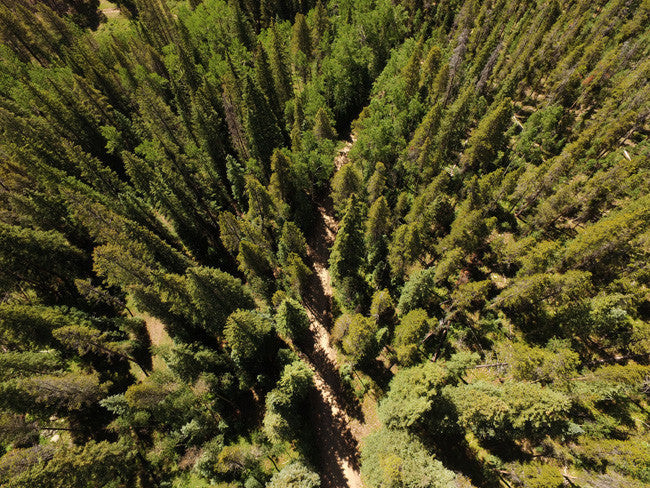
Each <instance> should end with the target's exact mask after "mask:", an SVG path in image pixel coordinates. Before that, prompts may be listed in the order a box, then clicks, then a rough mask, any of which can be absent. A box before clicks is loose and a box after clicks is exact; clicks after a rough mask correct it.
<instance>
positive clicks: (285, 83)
mask: <svg viewBox="0 0 650 488" xmlns="http://www.w3.org/2000/svg"><path fill="white" fill-rule="evenodd" d="M270 30H271V45H270V48H269V61H270V64H271V71H272V73H273V79H274V81H275V91H276V93H277V94H278V99H279V101H280V106H281V107H282V106H284V104H285V103H287V101H289V100H290V99H291V97H292V95H293V83H292V81H291V73H290V71H289V68H288V63H287V57H286V54H285V51H284V46H283V44H282V40H281V39H280V37H279V34H278V30H277V27H276V25H275V23H271V27H270Z"/></svg>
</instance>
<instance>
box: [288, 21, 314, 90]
mask: <svg viewBox="0 0 650 488" xmlns="http://www.w3.org/2000/svg"><path fill="white" fill-rule="evenodd" d="M290 48H291V56H292V58H293V66H294V69H295V70H296V72H297V73H298V74H299V75H300V77H301V78H302V79H303V81H305V80H306V79H307V74H308V70H309V62H310V61H311V57H312V41H311V32H310V31H309V27H307V21H306V20H305V16H304V15H303V14H296V19H295V21H294V24H293V27H292V30H291V46H290Z"/></svg>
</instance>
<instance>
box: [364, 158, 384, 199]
mask: <svg viewBox="0 0 650 488" xmlns="http://www.w3.org/2000/svg"><path fill="white" fill-rule="evenodd" d="M386 173H387V171H386V165H385V164H384V163H382V162H381V161H380V162H378V163H377V164H376V165H375V172H374V173H373V174H372V176H371V177H370V179H369V180H368V201H369V202H370V203H371V204H372V203H373V202H375V201H376V200H377V199H378V198H379V197H381V196H382V195H383V194H384V192H385V191H386Z"/></svg>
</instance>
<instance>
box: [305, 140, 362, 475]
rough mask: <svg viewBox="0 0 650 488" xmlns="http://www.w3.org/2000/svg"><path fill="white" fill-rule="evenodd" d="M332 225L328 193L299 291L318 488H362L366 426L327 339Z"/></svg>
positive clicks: (338, 160) (344, 157)
mask: <svg viewBox="0 0 650 488" xmlns="http://www.w3.org/2000/svg"><path fill="white" fill-rule="evenodd" d="M351 146H352V142H347V143H346V144H345V146H344V147H343V148H342V150H341V151H340V152H339V155H338V156H337V157H336V159H335V164H336V167H337V169H338V168H340V167H341V165H343V164H344V163H345V162H346V160H347V153H348V151H349V150H350V147H351ZM337 230H338V223H337V222H336V220H335V218H334V211H333V207H332V201H331V199H330V198H329V197H328V198H327V199H326V200H324V201H322V202H320V205H319V206H318V218H317V222H316V223H315V225H314V229H313V232H312V234H311V235H310V236H308V238H307V244H308V255H309V258H310V262H311V265H312V271H313V273H314V274H313V275H312V280H311V282H310V286H309V288H308V290H307V293H305V296H304V299H305V300H304V302H305V305H306V308H307V313H308V314H309V318H310V330H311V335H312V337H311V339H312V340H311V341H309V343H308V345H307V347H306V348H305V351H304V352H305V356H306V358H305V359H306V360H307V361H308V362H309V364H310V365H311V366H312V367H313V369H314V372H315V375H314V383H315V386H316V388H315V391H314V392H313V394H312V396H311V398H310V403H311V409H310V423H311V425H312V426H313V428H314V431H315V436H316V439H315V445H316V446H317V449H318V461H319V463H320V466H319V467H320V468H321V469H320V471H321V474H322V486H323V488H346V487H347V488H363V487H364V484H363V482H362V481H361V475H360V473H359V440H360V438H361V436H362V435H363V434H365V433H366V431H367V429H365V428H364V424H363V420H362V419H363V413H361V412H360V408H359V406H358V405H357V404H356V402H354V401H350V399H349V395H346V393H345V389H344V387H343V385H342V382H341V376H340V374H339V364H338V360H337V354H336V350H335V349H334V348H333V347H332V345H331V344H330V334H329V330H330V329H331V326H332V285H331V277H330V273H329V270H328V258H329V251H330V248H331V246H332V244H333V243H334V238H335V237H336V232H337Z"/></svg>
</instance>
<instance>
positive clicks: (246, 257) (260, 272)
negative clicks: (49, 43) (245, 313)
mask: <svg viewBox="0 0 650 488" xmlns="http://www.w3.org/2000/svg"><path fill="white" fill-rule="evenodd" d="M237 261H238V262H239V269H240V270H241V272H242V273H244V274H245V275H246V280H247V281H248V283H249V284H250V286H251V288H252V289H253V290H254V291H255V292H257V294H258V295H259V296H260V297H261V298H264V299H266V300H267V301H268V300H270V299H271V297H272V296H273V293H274V292H275V288H276V287H275V277H274V272H273V271H274V266H273V264H272V262H271V257H270V256H269V255H268V252H266V251H265V250H264V249H262V248H261V247H259V246H258V245H256V244H253V243H252V242H249V241H241V242H240V243H239V254H238V255H237Z"/></svg>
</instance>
